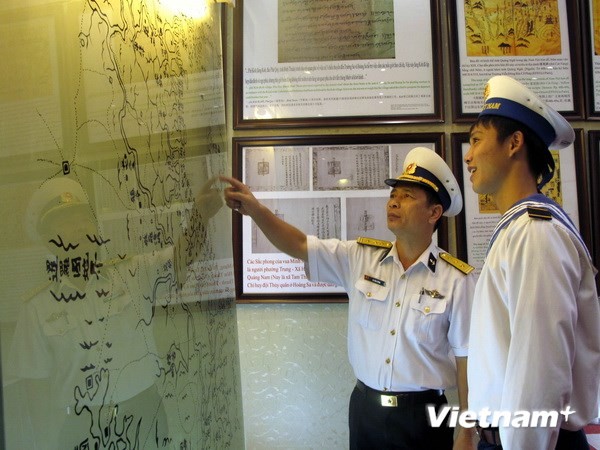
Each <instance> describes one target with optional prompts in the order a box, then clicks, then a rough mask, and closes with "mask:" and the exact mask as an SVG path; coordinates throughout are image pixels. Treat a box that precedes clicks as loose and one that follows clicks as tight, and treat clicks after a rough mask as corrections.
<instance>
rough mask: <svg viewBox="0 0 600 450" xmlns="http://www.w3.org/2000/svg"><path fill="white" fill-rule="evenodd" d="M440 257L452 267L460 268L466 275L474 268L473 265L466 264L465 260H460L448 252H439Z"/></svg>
mask: <svg viewBox="0 0 600 450" xmlns="http://www.w3.org/2000/svg"><path fill="white" fill-rule="evenodd" d="M440 258H442V259H443V260H444V261H446V262H447V263H448V264H450V265H451V266H453V267H455V268H457V269H458V270H460V271H461V272H462V273H464V274H465V275H468V274H470V273H471V272H473V270H475V267H473V266H471V265H469V264H467V263H466V262H464V261H461V260H460V259H458V258H456V257H454V256H452V255H451V254H450V253H446V252H441V253H440Z"/></svg>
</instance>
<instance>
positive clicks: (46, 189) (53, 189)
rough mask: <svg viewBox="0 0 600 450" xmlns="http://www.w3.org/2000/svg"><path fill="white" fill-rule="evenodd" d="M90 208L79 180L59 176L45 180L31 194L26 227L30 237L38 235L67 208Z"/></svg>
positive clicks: (33, 237)
mask: <svg viewBox="0 0 600 450" xmlns="http://www.w3.org/2000/svg"><path fill="white" fill-rule="evenodd" d="M83 207H85V208H86V209H87V208H89V204H88V200H87V196H86V194H85V192H84V190H83V188H82V187H81V184H79V183H78V182H77V181H75V180H73V179H71V178H65V177H58V178H52V179H50V180H48V181H45V182H44V183H43V184H42V185H41V186H40V187H39V188H38V189H37V190H36V191H35V192H34V193H33V195H32V196H31V200H30V201H29V204H28V205H27V213H26V222H27V223H26V228H27V233H28V234H29V236H30V238H32V239H34V240H35V238H36V237H38V234H39V233H40V232H41V230H42V228H43V227H45V226H46V225H47V224H48V222H49V221H50V220H51V219H52V217H55V216H56V214H57V213H64V212H66V211H67V209H71V208H73V209H79V208H83Z"/></svg>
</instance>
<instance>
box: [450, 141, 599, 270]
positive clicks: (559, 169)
mask: <svg viewBox="0 0 600 450" xmlns="http://www.w3.org/2000/svg"><path fill="white" fill-rule="evenodd" d="M575 133H576V139H575V143H574V144H573V145H571V146H569V147H567V148H565V149H562V150H552V154H553V156H554V161H555V163H556V171H555V174H554V177H553V178H552V179H551V180H550V181H549V182H548V183H547V184H546V185H545V186H544V187H543V188H542V192H543V193H544V194H545V195H547V196H548V197H550V198H552V199H553V200H554V201H556V202H557V203H558V204H559V205H561V206H562V208H563V209H564V210H565V212H566V213H567V214H568V215H569V217H570V218H571V220H572V221H573V222H574V223H575V225H576V226H577V228H578V229H579V230H580V233H581V235H582V237H583V239H584V241H585V242H586V245H588V246H589V248H591V246H590V241H591V225H590V212H589V208H587V205H588V199H589V189H588V183H587V176H586V171H585V160H584V158H583V153H582V148H583V146H582V143H583V131H582V130H581V129H578V130H575ZM451 142H452V170H453V171H454V174H455V176H456V178H457V180H458V183H459V184H460V186H461V189H462V192H463V196H464V207H463V210H462V211H461V213H460V214H459V215H458V216H456V239H457V242H456V246H457V255H458V257H459V258H461V259H463V260H464V261H467V262H468V263H469V264H471V265H472V266H473V267H475V269H476V271H477V272H479V271H481V268H482V266H483V261H484V259H485V255H486V253H487V249H488V243H489V240H490V237H491V236H492V232H493V231H494V228H495V227H496V224H497V223H498V221H499V220H500V212H499V211H498V210H497V209H496V205H495V204H494V201H493V199H492V198H491V197H490V196H489V195H482V194H476V193H475V192H473V189H472V187H471V182H470V180H469V173H468V172H467V171H466V170H463V166H464V165H465V163H464V157H465V155H466V153H467V152H468V150H469V134H468V133H453V134H452V136H451Z"/></svg>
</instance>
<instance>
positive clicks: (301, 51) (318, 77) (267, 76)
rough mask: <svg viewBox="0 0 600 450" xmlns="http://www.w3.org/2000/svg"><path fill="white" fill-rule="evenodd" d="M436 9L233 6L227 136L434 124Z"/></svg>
mask: <svg viewBox="0 0 600 450" xmlns="http://www.w3.org/2000/svg"><path fill="white" fill-rule="evenodd" d="M438 3H439V2H437V1H435V0H377V1H375V2H373V1H369V2H365V1H364V0H340V1H336V2H334V3H332V2H331V1H329V0H314V1H311V2H301V1H296V0H278V1H273V0H246V1H242V0H239V1H238V6H237V7H236V8H235V15H234V31H235V33H234V37H233V38H234V49H233V51H234V58H233V61H234V67H233V85H234V86H233V88H234V92H235V95H234V99H235V100H234V105H233V120H234V124H233V126H234V128H236V129H244V128H253V129H255V128H275V127H311V126H339V125H374V124H399V123H418V122H442V121H443V107H442V95H441V92H440V86H441V77H442V72H441V59H442V50H441V49H442V45H441V36H440V30H441V27H440V12H439V5H438Z"/></svg>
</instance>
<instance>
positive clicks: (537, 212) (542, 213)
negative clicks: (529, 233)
mask: <svg viewBox="0 0 600 450" xmlns="http://www.w3.org/2000/svg"><path fill="white" fill-rule="evenodd" d="M527 214H528V215H529V217H531V218H532V219H542V220H552V213H551V212H550V210H549V209H546V208H542V207H539V206H528V207H527Z"/></svg>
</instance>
